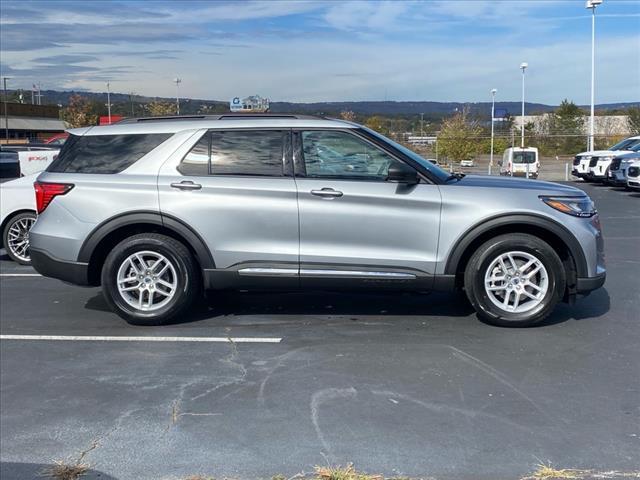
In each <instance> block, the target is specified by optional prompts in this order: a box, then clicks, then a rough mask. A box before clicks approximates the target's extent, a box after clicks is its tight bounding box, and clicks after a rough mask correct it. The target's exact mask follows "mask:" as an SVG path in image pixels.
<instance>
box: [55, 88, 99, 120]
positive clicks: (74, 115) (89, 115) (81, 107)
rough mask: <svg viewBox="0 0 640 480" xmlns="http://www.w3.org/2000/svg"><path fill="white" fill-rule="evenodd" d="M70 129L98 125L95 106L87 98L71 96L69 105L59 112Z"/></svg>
mask: <svg viewBox="0 0 640 480" xmlns="http://www.w3.org/2000/svg"><path fill="white" fill-rule="evenodd" d="M60 115H61V116H62V119H63V120H64V121H65V122H67V123H68V124H69V126H70V127H71V128H78V127H88V126H91V125H96V124H97V123H98V114H97V113H96V111H95V105H94V103H93V102H91V101H90V100H89V99H88V98H87V97H82V96H80V95H72V96H71V97H70V98H69V104H68V105H67V106H66V107H65V108H63V109H62V111H61V112H60Z"/></svg>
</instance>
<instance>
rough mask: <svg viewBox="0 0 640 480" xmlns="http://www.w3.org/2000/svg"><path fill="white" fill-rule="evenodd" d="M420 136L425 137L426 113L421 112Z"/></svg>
mask: <svg viewBox="0 0 640 480" xmlns="http://www.w3.org/2000/svg"><path fill="white" fill-rule="evenodd" d="M420 136H421V137H424V113H421V114H420Z"/></svg>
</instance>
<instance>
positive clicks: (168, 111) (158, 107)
mask: <svg viewBox="0 0 640 480" xmlns="http://www.w3.org/2000/svg"><path fill="white" fill-rule="evenodd" d="M145 107H146V109H147V111H148V112H149V115H151V116H152V117H164V116H167V115H175V114H176V106H175V105H174V104H173V103H170V102H161V101H153V102H150V103H147V105H145Z"/></svg>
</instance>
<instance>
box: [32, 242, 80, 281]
mask: <svg viewBox="0 0 640 480" xmlns="http://www.w3.org/2000/svg"><path fill="white" fill-rule="evenodd" d="M29 254H30V255H31V264H32V266H33V268H35V270H36V271H37V272H38V273H40V274H41V275H43V276H45V277H51V278H57V279H58V280H62V281H63V282H68V283H73V284H74V285H84V286H88V285H89V278H88V277H89V276H88V272H89V265H88V264H86V263H81V262H67V261H64V260H59V259H57V258H54V257H53V256H51V255H50V254H48V253H47V252H45V251H43V250H37V249H33V248H30V249H29Z"/></svg>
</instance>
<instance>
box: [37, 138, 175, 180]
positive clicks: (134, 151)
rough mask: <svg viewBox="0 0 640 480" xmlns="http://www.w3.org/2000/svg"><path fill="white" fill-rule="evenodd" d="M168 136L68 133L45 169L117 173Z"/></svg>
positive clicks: (58, 171) (59, 171) (65, 171)
mask: <svg viewBox="0 0 640 480" xmlns="http://www.w3.org/2000/svg"><path fill="white" fill-rule="evenodd" d="M169 137H171V134H170V133H162V134H157V133H154V134H141V135H86V136H79V135H70V136H69V138H68V139H67V141H66V142H65V143H64V145H63V146H62V149H61V150H60V154H59V155H58V158H57V159H56V160H54V161H53V162H52V163H51V165H49V168H47V172H54V173H120V172H122V171H123V170H125V169H126V168H128V167H130V166H131V165H133V164H134V163H135V162H137V161H138V160H140V159H141V158H142V157H143V156H145V155H146V154H147V153H149V152H150V151H151V150H153V149H154V148H156V147H157V146H158V145H160V144H161V143H162V142H164V141H165V140H167V139H168V138H169Z"/></svg>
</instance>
